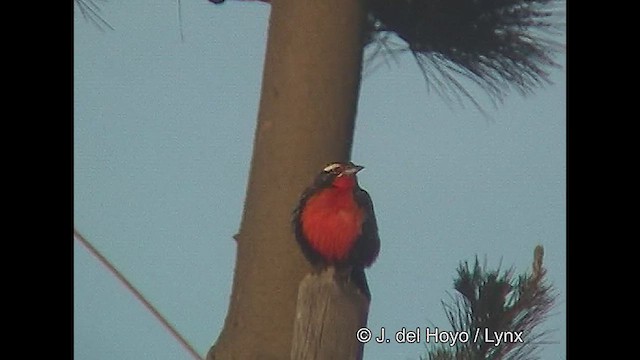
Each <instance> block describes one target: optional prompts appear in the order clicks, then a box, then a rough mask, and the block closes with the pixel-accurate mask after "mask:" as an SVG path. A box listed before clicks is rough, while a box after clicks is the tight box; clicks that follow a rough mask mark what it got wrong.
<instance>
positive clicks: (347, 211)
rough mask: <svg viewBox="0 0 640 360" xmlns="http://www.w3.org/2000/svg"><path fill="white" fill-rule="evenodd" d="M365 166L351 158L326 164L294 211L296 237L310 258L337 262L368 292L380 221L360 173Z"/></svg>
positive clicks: (319, 265) (318, 264)
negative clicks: (366, 272) (368, 274)
mask: <svg viewBox="0 0 640 360" xmlns="http://www.w3.org/2000/svg"><path fill="white" fill-rule="evenodd" d="M363 168H364V167H362V166H359V165H355V164H354V163H351V162H348V163H344V162H336V163H332V164H329V165H328V166H326V167H325V168H324V169H322V171H321V172H320V174H318V175H317V176H316V178H315V180H314V182H313V184H312V185H311V186H310V187H308V188H307V189H306V190H305V191H304V192H303V193H302V196H301V198H300V201H299V203H298V206H297V207H296V209H295V210H294V213H293V215H294V216H293V227H294V232H295V236H296V240H297V241H298V243H299V244H300V247H301V249H302V252H303V253H304V255H305V256H306V258H307V259H308V260H309V262H310V263H311V264H312V265H314V267H316V269H318V270H321V269H323V268H326V267H328V266H335V268H336V270H337V272H338V271H345V270H346V271H350V279H351V280H352V281H354V282H355V283H356V285H358V287H359V288H360V289H361V290H362V291H363V293H364V294H366V295H367V296H368V297H370V294H369V289H368V286H367V284H366V279H365V277H364V268H366V267H369V266H371V264H373V262H374V261H375V260H376V258H377V257H378V252H379V251H380V238H379V237H378V225H377V222H376V217H375V214H374V211H373V202H372V201H371V197H370V196H369V193H367V192H366V191H365V190H363V189H362V188H360V186H359V185H358V178H357V176H356V174H357V173H358V172H359V171H360V170H362V169H363Z"/></svg>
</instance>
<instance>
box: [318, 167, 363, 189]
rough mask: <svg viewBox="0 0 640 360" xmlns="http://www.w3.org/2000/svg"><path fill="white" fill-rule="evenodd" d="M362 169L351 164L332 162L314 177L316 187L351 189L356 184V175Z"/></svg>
mask: <svg viewBox="0 0 640 360" xmlns="http://www.w3.org/2000/svg"><path fill="white" fill-rule="evenodd" d="M362 169H364V166H360V165H356V164H354V163H352V162H334V163H331V164H329V165H327V166H325V167H324V168H323V169H322V171H321V172H320V174H318V176H317V177H316V181H315V186H316V187H329V186H334V187H338V188H351V187H353V186H355V185H356V184H357V179H356V174H357V173H358V172H359V171H360V170H362Z"/></svg>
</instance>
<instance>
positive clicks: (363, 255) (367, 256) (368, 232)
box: [352, 188, 380, 267]
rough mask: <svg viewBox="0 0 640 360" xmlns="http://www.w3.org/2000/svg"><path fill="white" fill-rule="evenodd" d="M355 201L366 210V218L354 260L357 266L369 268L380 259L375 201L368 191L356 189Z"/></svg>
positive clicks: (355, 249) (354, 253)
mask: <svg viewBox="0 0 640 360" xmlns="http://www.w3.org/2000/svg"><path fill="white" fill-rule="evenodd" d="M354 196H355V200H356V202H357V203H358V205H359V206H360V207H361V208H362V209H363V210H364V213H365V218H364V221H363V223H362V234H360V237H359V238H358V240H357V241H356V244H355V245H354V246H355V248H354V251H353V252H352V254H353V257H354V258H353V260H354V263H356V264H361V265H362V266H363V267H369V266H371V264H372V263H373V262H374V261H375V259H376V258H377V257H378V252H379V251H380V237H379V236H378V222H377V221H376V215H375V212H374V210H373V201H372V200H371V196H369V193H368V192H367V191H366V190H363V189H359V188H358V189H356V190H355V192H354Z"/></svg>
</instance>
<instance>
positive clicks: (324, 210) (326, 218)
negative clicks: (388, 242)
mask: <svg viewBox="0 0 640 360" xmlns="http://www.w3.org/2000/svg"><path fill="white" fill-rule="evenodd" d="M355 185H356V183H355V178H354V177H352V176H342V177H338V178H336V179H335V180H334V182H333V186H330V187H328V188H325V189H322V190H321V191H319V192H318V193H316V194H314V195H312V196H311V197H310V198H309V199H308V200H307V203H306V206H305V207H304V210H303V211H302V214H301V218H300V220H301V222H302V231H303V233H304V235H305V237H306V238H307V241H308V243H309V245H310V246H311V247H312V248H313V249H314V250H315V251H317V252H318V253H319V254H320V255H321V256H322V257H323V258H324V259H325V260H326V261H329V262H336V261H337V262H340V261H344V260H346V258H347V257H348V255H349V252H350V251H351V249H352V248H353V245H354V244H355V242H356V240H357V239H358V237H359V236H360V234H361V233H362V223H363V221H364V216H365V214H364V211H363V210H362V209H361V208H360V207H359V206H358V204H357V203H356V201H355V199H354V197H353V187H354V186H355Z"/></svg>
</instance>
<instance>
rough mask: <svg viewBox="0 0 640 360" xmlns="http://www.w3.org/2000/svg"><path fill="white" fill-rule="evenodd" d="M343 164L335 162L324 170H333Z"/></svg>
mask: <svg viewBox="0 0 640 360" xmlns="http://www.w3.org/2000/svg"><path fill="white" fill-rule="evenodd" d="M340 166H341V165H340V164H339V163H333V164H331V165H329V166H327V167H326V168H324V169H323V171H324V172H331V170H333V169H335V168H339V167H340Z"/></svg>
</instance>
